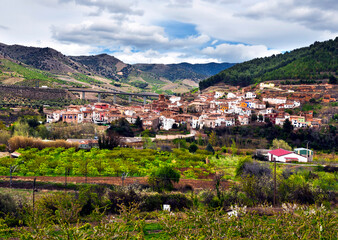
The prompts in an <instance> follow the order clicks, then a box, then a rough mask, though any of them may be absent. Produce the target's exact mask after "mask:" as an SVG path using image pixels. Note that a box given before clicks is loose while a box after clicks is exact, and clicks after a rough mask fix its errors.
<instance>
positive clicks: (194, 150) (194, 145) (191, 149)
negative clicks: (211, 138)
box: [188, 143, 198, 153]
mask: <svg viewBox="0 0 338 240" xmlns="http://www.w3.org/2000/svg"><path fill="white" fill-rule="evenodd" d="M197 149H198V146H197V145H196V143H192V144H190V146H189V148H188V150H189V152H191V153H194V152H196V151H197Z"/></svg>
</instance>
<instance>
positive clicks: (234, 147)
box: [230, 139, 238, 155]
mask: <svg viewBox="0 0 338 240" xmlns="http://www.w3.org/2000/svg"><path fill="white" fill-rule="evenodd" d="M231 141H232V143H231V147H230V148H231V153H232V155H235V154H237V150H238V149H237V145H236V142H235V140H234V139H231Z"/></svg>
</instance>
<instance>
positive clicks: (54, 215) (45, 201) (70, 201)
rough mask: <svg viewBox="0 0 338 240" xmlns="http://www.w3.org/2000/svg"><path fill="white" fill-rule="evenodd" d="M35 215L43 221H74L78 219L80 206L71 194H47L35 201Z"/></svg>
mask: <svg viewBox="0 0 338 240" xmlns="http://www.w3.org/2000/svg"><path fill="white" fill-rule="evenodd" d="M35 209H36V210H35V212H36V216H39V217H41V218H43V221H51V222H54V223H57V222H59V221H62V222H67V223H74V222H76V221H78V219H79V213H80V211H81V209H82V206H81V205H80V203H79V202H78V200H77V199H76V198H75V196H74V195H73V194H69V193H68V194H65V193H54V194H48V195H45V196H43V197H41V198H39V199H38V200H37V201H36V204H35Z"/></svg>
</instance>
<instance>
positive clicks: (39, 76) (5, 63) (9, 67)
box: [0, 59, 69, 87]
mask: <svg viewBox="0 0 338 240" xmlns="http://www.w3.org/2000/svg"><path fill="white" fill-rule="evenodd" d="M0 63H1V64H0V70H2V71H6V72H13V73H17V74H19V75H18V77H23V78H24V79H25V80H26V81H27V83H29V80H33V82H31V83H30V85H32V86H34V87H35V81H36V80H39V81H40V82H42V84H43V85H47V86H52V83H53V82H57V83H60V84H65V85H68V84H69V82H67V81H63V80H60V79H57V78H56V77H54V76H53V75H52V74H50V73H48V72H45V71H41V70H38V69H35V68H31V67H24V66H22V65H19V64H16V63H13V62H11V61H9V60H7V59H0ZM2 74H4V73H2ZM18 84H20V85H22V84H24V83H22V82H19V83H18Z"/></svg>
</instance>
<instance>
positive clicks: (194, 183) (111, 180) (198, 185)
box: [0, 176, 231, 190]
mask: <svg viewBox="0 0 338 240" xmlns="http://www.w3.org/2000/svg"><path fill="white" fill-rule="evenodd" d="M34 178H36V180H37V181H40V182H59V183H64V182H65V177H47V176H37V177H32V176H30V177H22V176H18V177H15V178H13V181H33V180H34ZM0 180H4V181H9V179H8V176H0ZM67 182H68V183H85V182H86V180H85V177H67ZM87 183H95V184H112V185H122V180H121V178H120V177H88V178H87ZM133 183H141V184H147V178H146V177H127V178H126V179H125V181H124V185H130V184H133ZM230 184H231V183H230V182H228V181H224V182H222V188H228V187H229V186H230ZM187 185H190V186H191V187H192V188H193V189H194V190H202V189H214V183H213V181H212V180H211V179H203V180H202V179H201V180H200V179H198V180H196V179H181V180H180V182H179V183H176V184H175V188H177V189H181V188H183V187H185V186H187Z"/></svg>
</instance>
